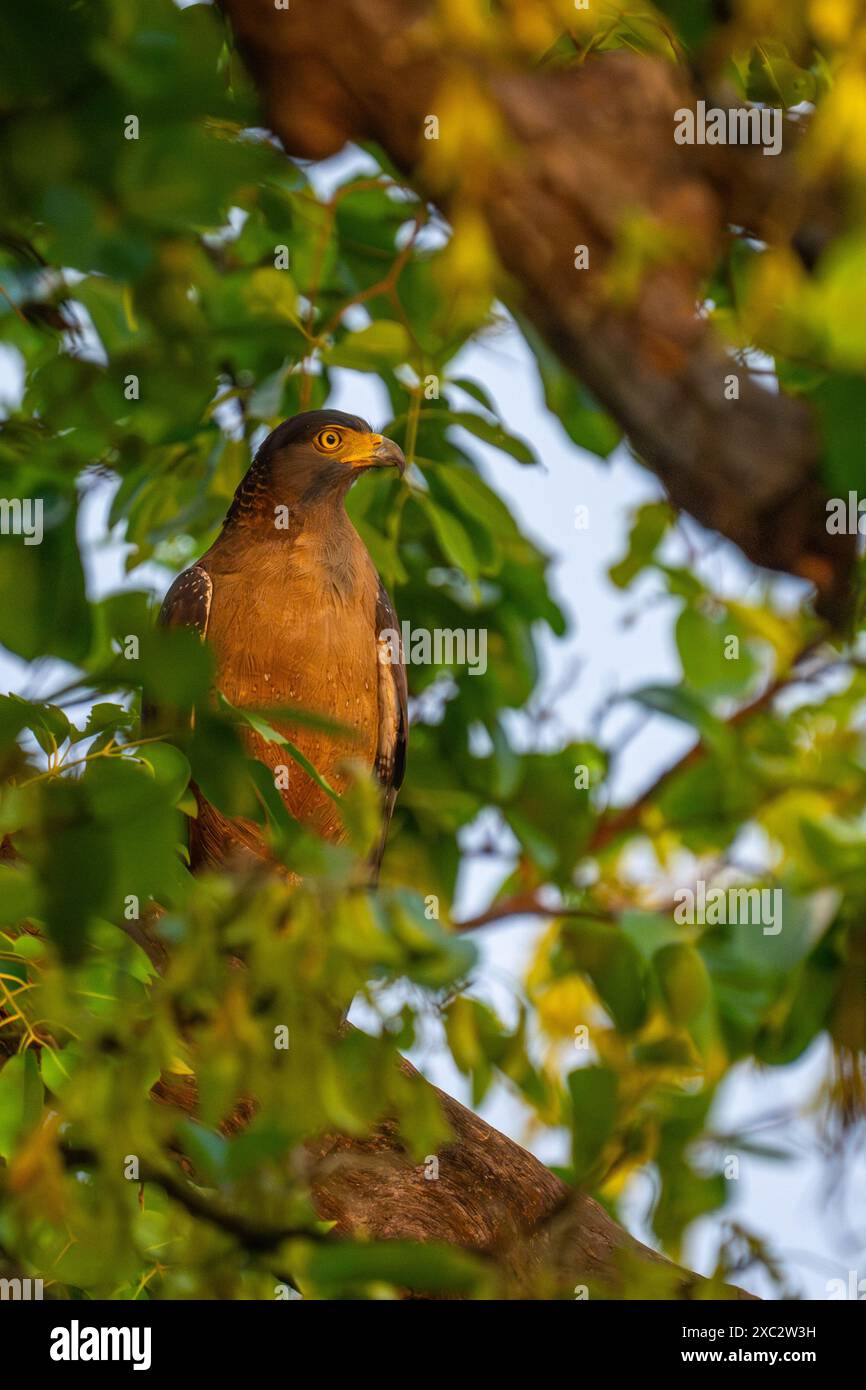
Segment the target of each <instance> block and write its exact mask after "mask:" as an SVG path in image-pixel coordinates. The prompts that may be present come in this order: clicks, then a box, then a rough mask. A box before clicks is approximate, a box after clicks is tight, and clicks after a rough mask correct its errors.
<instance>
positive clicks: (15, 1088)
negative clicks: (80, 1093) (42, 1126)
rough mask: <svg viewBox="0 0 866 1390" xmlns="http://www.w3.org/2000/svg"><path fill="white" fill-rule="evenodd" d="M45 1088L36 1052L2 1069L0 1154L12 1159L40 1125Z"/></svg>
mask: <svg viewBox="0 0 866 1390" xmlns="http://www.w3.org/2000/svg"><path fill="white" fill-rule="evenodd" d="M42 1096H43V1086H42V1077H41V1076H40V1074H39V1066H38V1064H37V1061H36V1054H35V1052H34V1051H33V1049H32V1048H28V1049H27V1050H26V1052H19V1053H17V1054H16V1055H15V1056H14V1057H10V1058H9V1059H8V1060H7V1061H6V1062H4V1064H3V1066H2V1068H0V1154H2V1155H3V1156H4V1157H5V1158H7V1159H8V1158H10V1157H11V1156H12V1154H13V1152H14V1150H15V1148H16V1146H17V1144H18V1142H19V1140H20V1139H21V1138H22V1137H23V1136H24V1135H25V1134H26V1133H27V1132H28V1130H31V1129H33V1127H34V1126H35V1125H36V1124H38V1123H39V1119H40V1117H41V1115H42Z"/></svg>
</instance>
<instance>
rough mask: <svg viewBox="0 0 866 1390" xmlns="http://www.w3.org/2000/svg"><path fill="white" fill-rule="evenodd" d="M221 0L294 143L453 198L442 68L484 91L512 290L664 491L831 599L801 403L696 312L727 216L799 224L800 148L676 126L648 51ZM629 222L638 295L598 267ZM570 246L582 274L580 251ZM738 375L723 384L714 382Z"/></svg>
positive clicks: (422, 3)
mask: <svg viewBox="0 0 866 1390" xmlns="http://www.w3.org/2000/svg"><path fill="white" fill-rule="evenodd" d="M222 3H223V6H224V8H225V10H226V11H227V13H228V15H229V17H230V19H231V22H232V25H233V27H234V30H235V33H236V35H237V39H238V42H239V45H240V47H241V50H242V51H243V53H244V55H245V56H246V58H247V60H248V61H249V64H250V66H251V69H252V71H253V74H254V76H255V78H256V80H257V83H258V85H259V88H260V90H261V92H262V95H263V98H264V100H265V105H266V111H267V118H268V120H269V122H270V124H271V126H272V127H273V129H274V130H275V131H276V133H277V134H278V135H279V136H280V138H281V139H282V141H283V142H284V144H285V146H286V149H287V150H288V151H289V153H290V154H293V155H296V156H306V157H310V158H321V157H324V156H328V155H332V154H334V153H336V152H337V151H338V150H339V149H340V148H341V147H342V146H343V145H344V144H345V142H346V141H347V140H359V141H375V142H377V143H378V144H379V145H380V146H381V147H382V148H383V149H384V150H385V152H386V154H387V155H388V156H389V157H390V159H391V160H392V161H393V162H394V163H395V165H396V166H397V167H398V168H399V169H400V170H401V171H402V173H403V174H404V175H405V176H406V177H407V178H408V179H409V180H411V181H412V182H413V184H414V185H415V186H416V187H417V188H418V189H419V191H420V192H421V193H422V194H424V195H425V196H428V197H430V198H432V199H433V201H435V202H437V203H438V204H439V206H440V207H441V208H442V209H443V211H445V212H446V213H450V212H452V211H453V210H454V208H455V206H459V204H460V202H461V199H462V198H463V196H464V192H465V190H464V189H463V188H462V185H461V171H460V170H459V169H457V170H454V171H453V175H452V176H451V177H450V178H449V177H448V176H447V175H443V173H442V171H441V169H440V170H438V171H437V170H436V169H435V168H434V166H433V165H432V164H431V161H430V159H429V154H430V149H431V145H430V142H427V141H425V140H424V138H423V131H424V121H425V117H426V116H428V115H429V114H437V113H439V114H440V115H441V117H442V119H443V120H447V119H448V112H447V100H446V92H447V88H448V84H449V82H450V83H462V84H463V90H465V92H466V93H467V100H473V101H474V100H477V99H479V97H480V99H481V100H482V101H483V102H484V103H486V104H487V106H488V108H489V109H490V110H491V111H492V112H493V114H494V116H495V119H496V121H497V122H498V123H499V126H500V127H501V130H502V131H503V132H504V134H503V138H502V139H501V141H499V142H498V143H497V144H496V145H495V146H492V147H491V149H490V151H489V159H488V162H487V164H486V166H485V168H484V169H483V170H482V171H481V172H480V173H479V170H478V168H477V167H473V169H472V171H471V180H470V181H471V196H472V197H473V198H475V199H477V200H478V201H479V203H480V206H481V210H482V214H483V216H484V217H485V219H486V222H487V226H488V228H489V232H490V235H491V237H492V239H493V242H494V244H495V246H496V248H497V251H498V253H499V257H500V260H501V262H502V265H503V266H504V268H505V270H506V272H507V274H508V277H509V279H510V287H509V288H508V289H506V291H505V295H504V297H505V298H506V300H507V302H508V303H509V305H510V306H511V307H512V308H514V309H515V310H517V311H518V312H520V313H522V314H524V315H525V316H527V317H528V318H529V319H530V320H531V321H532V322H533V323H534V325H535V326H536V328H537V329H538V330H539V331H540V332H541V333H542V335H543V336H544V338H545V339H546V340H547V342H548V343H549V345H550V346H551V347H552V348H553V349H554V351H555V352H556V353H557V355H558V356H559V357H560V358H561V360H562V361H563V362H564V363H566V365H567V366H568V367H570V368H571V369H572V370H573V371H574V372H575V373H576V374H577V375H578V376H579V377H580V378H581V379H582V380H583V381H585V382H586V384H587V385H588V386H589V387H590V389H591V390H592V391H593V392H594V393H595V395H596V396H597V398H598V399H599V400H600V401H601V402H602V404H603V405H604V406H605V407H606V408H607V409H608V410H609V411H610V412H611V414H612V415H613V416H614V417H615V418H616V419H617V420H618V421H619V423H620V424H621V425H622V426H623V428H624V429H625V431H626V432H627V434H628V437H629V439H630V441H631V444H632V446H633V448H634V449H635V451H636V452H637V454H638V456H639V457H641V458H642V460H643V461H644V462H645V463H646V464H647V465H648V466H649V467H650V468H652V469H653V470H654V472H656V473H657V474H658V476H659V477H660V478H661V479H662V481H663V483H664V484H665V487H666V488H667V491H668V493H669V495H670V498H671V500H672V501H673V502H674V504H675V505H676V506H678V507H681V508H684V509H686V510H687V511H689V512H691V514H692V515H693V516H695V517H696V518H697V520H698V521H700V522H701V523H702V524H703V525H705V526H707V527H709V528H710V529H712V530H716V531H719V532H721V533H722V534H723V535H725V536H727V537H729V538H730V539H731V540H733V541H734V542H735V543H736V544H737V545H738V546H739V547H740V548H741V549H742V550H743V551H744V552H745V554H746V555H747V556H748V557H749V558H750V559H751V560H753V561H755V562H756V563H758V564H761V565H766V566H768V567H770V568H773V569H778V570H782V571H786V572H789V573H791V574H796V575H799V576H802V577H804V578H806V579H808V580H810V581H811V582H812V583H814V584H815V586H816V588H817V591H818V602H819V606H820V607H821V609H822V611H824V612H826V613H828V614H829V615H831V616H833V617H834V618H839V617H840V616H841V614H842V613H843V612H844V611H845V608H846V601H847V589H848V579H849V575H850V569H851V564H852V560H853V553H854V546H853V541H852V539H851V538H850V537H837V536H828V534H827V531H826V527H825V520H826V514H825V509H824V500H825V499H824V495H823V491H822V487H821V484H820V481H819V472H818V462H819V458H818V443H817V439H816V435H815V431H814V428H813V424H812V420H811V418H810V414H809V412H808V410H807V408H806V406H805V405H804V404H803V403H802V402H799V401H796V400H793V399H790V398H788V397H786V396H784V395H781V394H777V393H773V392H769V391H766V390H764V389H762V387H760V386H759V385H757V384H755V382H754V381H753V380H751V379H750V378H749V376H748V374H747V372H746V370H745V369H742V368H736V367H735V365H734V363H733V361H732V359H731V358H730V357H729V356H728V355H727V353H726V352H725V351H724V349H723V347H722V346H721V344H720V343H719V342H718V341H717V339H716V337H715V335H714V334H713V332H712V330H711V329H710V328H709V327H708V325H707V324H706V323H705V322H704V321H703V320H702V319H701V318H700V317H699V316H698V314H697V312H696V305H697V303H698V300H699V298H700V294H701V287H702V283H703V280H704V277H705V276H706V274H707V273H708V271H709V270H710V269H711V267H712V266H713V264H714V262H715V261H716V259H717V258H718V256H719V254H720V253H721V251H722V250H723V248H724V246H725V243H726V240H727V238H728V237H729V235H730V230H729V229H730V227H731V226H733V225H736V226H748V227H750V228H753V229H755V230H757V231H758V232H760V234H761V235H763V236H766V237H771V238H776V239H779V240H782V239H784V240H788V241H791V242H792V243H793V242H794V241H795V240H796V238H797V235H798V233H799V232H801V231H802V225H798V220H799V219H801V217H802V215H803V208H802V203H803V198H802V196H801V190H800V189H799V187H798V184H797V179H796V172H795V163H794V161H793V159H788V158H787V157H786V156H782V157H781V158H776V159H762V158H761V157H760V155H761V151H760V150H755V149H750V148H747V147H729V148H728V149H726V150H724V151H720V150H719V149H718V148H717V147H711V148H708V147H705V146H703V147H702V146H681V145H677V144H675V142H674V139H673V130H674V117H673V113H674V111H675V110H677V109H678V108H679V107H681V106H687V105H690V104H693V103H694V99H695V97H694V93H693V92H692V91H691V90H689V88H688V87H687V86H686V85H685V84H686V80H687V79H686V75H685V74H684V73H683V72H681V71H679V70H678V69H677V68H675V67H674V66H673V65H671V64H668V63H665V62H663V61H661V60H658V59H654V58H650V57H647V56H638V55H635V54H632V53H624V52H619V53H612V54H603V55H593V56H592V57H590V58H589V59H587V61H586V62H585V64H584V65H583V66H582V67H580V68H578V69H575V70H569V71H563V70H561V69H551V68H543V69H537V68H533V67H530V66H529V65H528V64H526V63H524V64H523V65H521V64H520V63H517V64H515V63H514V62H513V61H511V62H507V61H505V60H503V59H497V58H496V57H491V56H490V54H489V53H487V52H484V53H481V52H461V50H460V47H459V40H458V41H455V42H454V43H450V44H448V45H445V44H443V43H437V42H436V39H435V36H434V33H433V30H432V27H431V6H430V4H429V0H330V3H329V4H328V5H327V7H325V8H323V7H321V6H318V7H314V6H306V5H303V6H302V5H298V6H292V8H291V9H290V10H288V11H282V10H275V9H274V6H273V3H272V0H222ZM359 55H366V57H365V58H364V59H361V58H360V56H359ZM470 93H473V95H470ZM473 109H474V108H473ZM445 134H446V135H447V132H445ZM443 138H444V136H443ZM636 220H642V221H643V222H644V224H645V225H653V226H655V228H656V229H657V230H658V231H659V232H660V233H661V238H660V243H659V244H660V245H666V246H668V247H669V248H670V249H669V251H665V250H660V252H659V254H658V256H657V257H652V256H651V257H650V258H649V261H648V263H646V264H645V265H644V267H643V274H642V278H641V280H640V288H639V292H638V293H637V294H636V295H635V296H633V297H627V298H625V299H623V298H622V297H621V296H620V297H619V298H616V297H612V295H611V293H610V292H609V285H608V282H607V278H606V277H607V272H609V271H610V269H611V267H612V266H613V265H614V264H615V258H616V255H617V250H618V247H621V244H622V236H623V233H624V232H625V231H626V230H627V228H628V227H629V225H631V226H634V225H635V222H636ZM578 245H585V246H587V247H588V249H589V267H590V268H589V270H584V271H580V270H576V269H575V267H574V248H575V247H576V246H578ZM731 371H737V374H738V376H739V377H740V396H739V400H737V401H731V400H727V399H726V398H725V390H724V387H725V377H726V376H727V375H728V373H730V372H731Z"/></svg>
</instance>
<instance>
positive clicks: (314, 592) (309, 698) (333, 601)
mask: <svg viewBox="0 0 866 1390" xmlns="http://www.w3.org/2000/svg"><path fill="white" fill-rule="evenodd" d="M203 563H204V564H205V565H206V566H207V569H208V571H209V573H210V574H211V577H212V578H213V581H214V590H213V601H212V607H211V614H210V621H209V625H208V641H209V642H210V643H211V644H212V646H213V648H214V650H215V653H216V662H217V685H218V688H219V689H220V690H221V691H222V693H223V694H224V695H225V696H226V698H227V699H228V700H230V701H231V702H232V704H234V705H237V706H238V707H239V708H260V709H262V708H274V707H277V706H292V705H297V706H298V707H299V708H300V709H302V710H306V711H308V712H310V713H313V714H319V715H324V716H326V717H327V718H329V719H332V720H335V721H338V722H339V723H341V724H344V725H346V726H348V728H349V729H351V730H352V731H354V734H355V737H354V738H353V737H350V736H348V735H340V734H335V733H332V732H328V731H323V730H319V729H313V728H310V727H308V726H305V725H302V724H297V723H294V722H293V721H292V720H291V719H290V718H271V719H270V721H269V722H270V723H271V724H272V725H273V727H274V728H276V729H277V730H278V732H279V733H281V734H283V735H284V736H285V737H286V738H289V739H291V741H292V742H293V743H294V744H295V745H296V746H297V747H298V748H299V749H300V751H301V752H302V753H303V754H304V755H305V756H306V757H307V758H308V759H309V760H310V762H311V763H312V764H313V766H314V767H315V768H316V769H317V770H318V771H319V772H320V773H321V774H322V775H323V776H324V777H325V778H326V779H327V780H328V782H329V783H330V784H331V785H332V786H333V787H334V788H335V789H336V790H337V791H342V790H343V789H344V788H345V787H346V785H347V784H348V782H349V780H350V777H351V771H350V767H349V764H350V762H351V761H356V762H359V763H361V764H362V765H363V766H364V767H365V768H367V769H371V768H372V767H373V763H374V759H375V756H376V747H377V738H378V722H379V708H378V702H379V696H378V665H377V647H376V637H377V633H376V596H377V591H378V577H377V575H376V571H375V569H374V568H373V564H372V561H371V560H370V557H369V555H368V554H367V551H366V549H365V548H364V545H363V543H362V542H361V540H360V538H359V537H358V536H357V533H356V532H355V531H354V530H353V529H352V528H351V527H348V523H347V528H346V529H345V530H344V529H343V528H340V530H339V532H338V533H337V534H333V533H331V534H324V535H314V536H305V535H304V533H303V532H302V533H301V534H300V535H299V536H298V537H297V538H295V540H294V542H293V543H291V544H287V543H285V542H281V541H280V540H278V539H275V540H273V541H269V542H259V543H258V545H257V546H256V548H255V553H254V554H251V555H247V556H246V557H245V558H244V562H243V564H240V563H238V558H237V555H236V554H235V553H234V552H233V549H232V548H231V547H226V548H225V551H224V553H222V554H221V553H220V550H219V547H218V546H217V547H214V550H213V551H212V552H211V553H210V554H209V555H208V556H207V557H206V558H205V560H204V562H203ZM247 740H248V745H249V749H250V752H251V754H252V755H253V756H254V757H256V758H259V759H260V760H261V761H262V762H264V763H265V764H266V765H267V766H268V767H270V768H272V769H273V770H274V771H275V776H276V772H277V769H279V768H285V769H286V774H285V775H284V776H281V777H279V778H277V784H278V785H279V784H280V781H283V780H285V776H287V778H288V786H287V787H285V788H284V787H280V790H281V792H282V795H283V798H284V800H285V802H286V805H287V807H288V809H289V811H290V813H291V814H292V815H293V816H294V817H296V818H297V819H298V820H300V821H301V822H303V823H305V824H308V825H311V826H313V827H314V828H315V829H316V830H317V831H318V832H319V833H320V834H322V835H325V836H327V837H328V838H329V839H339V838H340V837H341V835H342V833H343V830H342V825H341V822H340V817H339V812H338V809H337V807H336V805H335V803H334V802H333V801H332V800H331V799H330V798H329V797H327V796H326V795H325V794H324V793H323V792H322V791H321V789H320V788H319V787H318V786H317V785H316V783H315V782H314V781H313V779H312V778H311V777H309V775H308V774H307V773H306V772H304V771H303V769H302V768H301V767H300V766H298V764H297V763H296V762H294V761H293V760H292V759H291V757H290V755H289V754H288V753H287V751H286V749H285V748H284V747H281V746H280V745H279V744H276V743H273V742H270V741H266V740H265V739H263V738H261V737H260V736H259V735H258V734H255V733H253V732H252V731H250V732H249V734H248V735H247Z"/></svg>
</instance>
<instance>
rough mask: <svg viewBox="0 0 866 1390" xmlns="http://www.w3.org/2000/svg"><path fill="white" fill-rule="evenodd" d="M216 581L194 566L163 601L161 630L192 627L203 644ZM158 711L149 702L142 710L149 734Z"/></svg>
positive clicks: (184, 574) (142, 722) (175, 584)
mask: <svg viewBox="0 0 866 1390" xmlns="http://www.w3.org/2000/svg"><path fill="white" fill-rule="evenodd" d="M212 598H213V580H212V579H211V577H210V575H209V574H208V572H207V570H205V569H202V568H201V566H200V565H191V566H190V568H189V569H188V570H184V571H183V573H182V574H179V575H178V576H177V579H176V580H175V581H174V583H173V584H172V586H171V588H170V589H169V591H168V593H167V594H166V596H165V598H164V599H163V601H162V607H161V608H160V610H159V617H158V618H157V620H156V621H157V624H158V625H159V626H160V627H188V628H191V629H192V630H193V631H194V632H197V633H198V635H199V637H200V638H201V640H202V641H204V639H205V637H206V636H207V625H208V619H209V617H210V605H211V599H212ZM156 720H157V709H156V706H155V705H154V704H152V703H151V701H149V700H145V702H144V703H143V705H142V708H141V725H142V729H143V730H145V731H148V730H151V729H154V728H155V727H156Z"/></svg>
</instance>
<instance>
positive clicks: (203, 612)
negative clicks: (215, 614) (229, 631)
mask: <svg viewBox="0 0 866 1390" xmlns="http://www.w3.org/2000/svg"><path fill="white" fill-rule="evenodd" d="M212 598H213V580H212V579H211V577H210V575H209V574H208V572H207V570H205V569H202V567H201V565H191V566H190V568H189V569H188V570H184V571H183V573H182V574H179V575H178V576H177V579H176V580H175V581H174V583H173V584H172V586H171V588H170V589H169V591H168V593H167V594H166V596H165V598H164V599H163V601H162V607H161V608H160V610H159V618H158V620H157V621H158V622H159V625H160V627H189V628H193V629H194V631H195V632H197V633H198V635H199V637H200V638H201V639H202V641H204V639H205V637H206V636H207V625H208V619H209V618H210V606H211V600H212Z"/></svg>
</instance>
